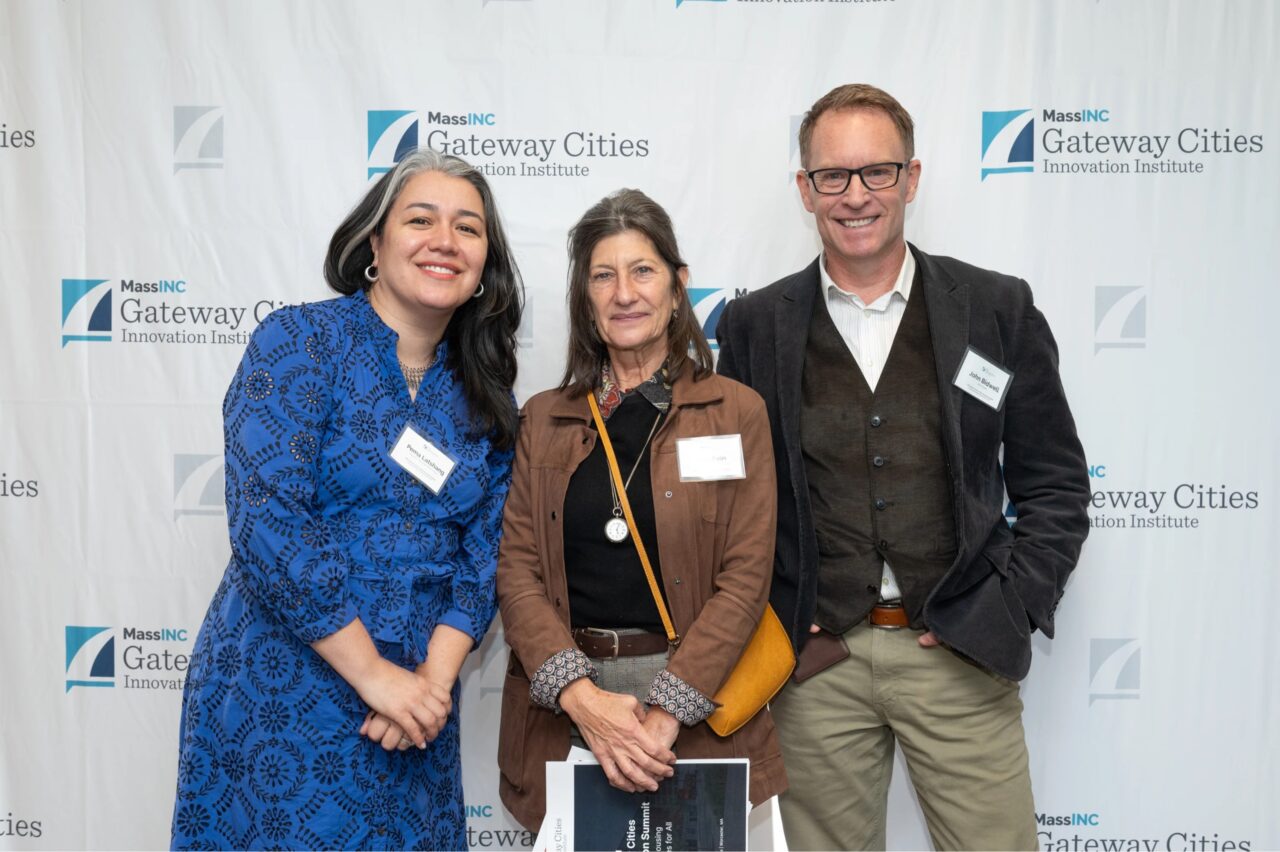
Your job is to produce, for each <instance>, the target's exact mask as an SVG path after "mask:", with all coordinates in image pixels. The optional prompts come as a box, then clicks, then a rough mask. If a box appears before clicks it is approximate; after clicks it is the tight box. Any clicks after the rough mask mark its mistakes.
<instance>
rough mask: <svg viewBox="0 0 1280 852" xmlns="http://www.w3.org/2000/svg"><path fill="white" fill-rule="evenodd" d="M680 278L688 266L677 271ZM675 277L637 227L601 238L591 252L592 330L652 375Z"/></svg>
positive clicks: (615, 353) (614, 354) (619, 357)
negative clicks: (633, 229) (594, 327)
mask: <svg viewBox="0 0 1280 852" xmlns="http://www.w3.org/2000/svg"><path fill="white" fill-rule="evenodd" d="M679 273H680V275H681V280H682V281H683V278H684V276H686V275H687V270H685V269H684V268H681V269H680V270H679ZM674 288H675V281H674V280H673V276H672V274H671V270H670V268H669V267H668V266H667V264H666V262H665V261H664V260H663V259H662V255H661V254H659V252H658V249H657V248H656V247H655V246H654V244H653V241H652V240H650V239H649V238H648V237H647V236H645V235H644V234H643V233H641V232H639V231H623V232H622V233H619V234H614V235H613V236H609V237H605V238H604V239H602V240H600V242H598V243H596V246H595V248H594V249H592V251H591V266H590V268H589V269H588V272H587V295H588V297H589V298H590V300H591V313H592V318H593V319H594V320H595V324H596V332H597V333H598V334H599V335H600V339H601V340H602V341H604V345H605V346H606V347H607V348H608V350H609V357H610V359H611V360H612V361H613V362H614V364H615V366H618V365H619V361H623V360H624V361H626V363H628V364H643V365H644V369H647V370H648V372H647V373H646V375H645V376H644V377H645V378H647V377H648V375H651V374H652V373H653V371H655V370H657V369H658V367H660V366H662V362H663V360H665V358H666V355H667V328H668V327H669V326H670V324H671V316H672V311H673V310H674V309H675V305H676V300H675V289H674Z"/></svg>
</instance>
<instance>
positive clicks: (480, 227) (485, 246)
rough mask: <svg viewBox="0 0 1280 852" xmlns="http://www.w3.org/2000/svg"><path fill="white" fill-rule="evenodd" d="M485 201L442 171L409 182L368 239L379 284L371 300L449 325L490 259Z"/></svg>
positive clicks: (388, 308)
mask: <svg viewBox="0 0 1280 852" xmlns="http://www.w3.org/2000/svg"><path fill="white" fill-rule="evenodd" d="M485 225H486V223H485V218H484V202H483V200H482V199H481V198H480V193H479V192H478V191H477V190H476V188H475V187H474V186H472V185H471V184H470V183H469V182H467V181H466V180H464V179H463V178H460V177H452V176H450V175H446V174H443V173H441V172H432V171H428V172H421V173H419V174H416V175H414V176H413V177H411V178H409V180H408V181H407V182H406V183H405V185H404V189H402V190H401V191H400V194H399V195H398V196H397V197H396V200H395V202H394V203H393V204H392V205H391V210H390V211H389V212H388V213H387V218H386V221H385V222H384V223H383V225H382V230H381V232H380V233H378V234H374V235H373V236H372V237H370V238H369V242H370V245H371V246H372V248H373V262H374V265H375V266H377V268H378V280H377V281H376V282H375V283H374V284H373V286H372V287H371V288H370V290H369V299H370V301H371V302H373V303H374V304H375V306H376V307H377V308H379V310H380V311H381V310H386V311H389V312H390V313H391V314H393V315H394V316H397V317H402V318H404V319H406V320H410V321H412V320H413V319H414V318H420V317H422V315H423V313H424V312H425V313H426V314H429V315H431V319H434V320H438V319H440V318H443V319H444V320H445V321H446V322H447V320H448V318H449V317H451V316H452V315H453V312H454V311H455V310H457V308H458V307H459V306H460V305H463V304H466V301H467V299H470V298H471V294H472V293H474V292H475V290H476V287H477V286H478V285H479V283H480V275H481V273H482V272H484V264H485V258H486V257H487V256H488V253H489V238H488V236H487V232H486V230H485Z"/></svg>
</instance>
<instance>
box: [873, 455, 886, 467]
mask: <svg viewBox="0 0 1280 852" xmlns="http://www.w3.org/2000/svg"><path fill="white" fill-rule="evenodd" d="M871 463H872V464H873V465H875V466H876V467H884V456H876V457H875V458H873V459H872V460H871Z"/></svg>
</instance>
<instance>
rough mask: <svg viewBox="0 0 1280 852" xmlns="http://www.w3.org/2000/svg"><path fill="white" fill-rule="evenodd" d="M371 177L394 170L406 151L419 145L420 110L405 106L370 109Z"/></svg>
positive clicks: (369, 173)
mask: <svg viewBox="0 0 1280 852" xmlns="http://www.w3.org/2000/svg"><path fill="white" fill-rule="evenodd" d="M368 127H369V172H368V175H367V176H368V177H370V178H372V177H374V176H375V175H383V174H386V173H387V172H389V171H391V169H392V168H393V167H394V166H395V164H396V163H398V162H400V161H401V160H403V159H404V157H405V155H406V154H408V153H410V152H412V151H416V150H417V149H418V114H417V113H416V112H414V111H413V110H404V109H371V110H369V114H368Z"/></svg>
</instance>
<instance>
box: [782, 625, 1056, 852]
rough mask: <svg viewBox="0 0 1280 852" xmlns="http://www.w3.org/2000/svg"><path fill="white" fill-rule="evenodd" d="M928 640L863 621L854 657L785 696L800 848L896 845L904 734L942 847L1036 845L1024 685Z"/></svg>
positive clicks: (852, 635) (853, 641)
mask: <svg viewBox="0 0 1280 852" xmlns="http://www.w3.org/2000/svg"><path fill="white" fill-rule="evenodd" d="M919 635H920V631H916V630H909V629H903V630H883V629H879V628H873V627H871V626H870V625H868V624H866V623H863V624H860V625H858V626H857V627H854V628H853V629H852V630H850V631H849V632H848V633H846V634H845V636H844V638H845V642H846V643H847V644H848V646H849V651H850V656H849V658H848V659H846V660H844V661H842V662H840V663H838V664H836V665H835V666H832V667H831V668H829V669H827V670H826V671H824V672H822V673H820V674H818V675H815V676H813V677H812V678H810V679H809V680H807V681H805V682H804V683H801V684H795V683H792V684H789V685H788V686H787V687H786V688H785V689H784V690H783V691H782V693H781V694H780V695H779V696H778V698H776V699H775V700H774V701H773V703H772V705H771V709H772V712H773V719H774V723H775V724H776V725H777V728H778V737H779V739H780V740H781V744H782V756H783V759H784V760H785V761H786V766H787V777H788V778H789V779H790V783H791V786H790V789H789V790H788V791H787V792H786V793H785V794H783V796H782V798H781V800H780V804H781V808H782V825H783V829H784V830H785V832H786V836H787V844H788V845H789V846H790V848H791V849H795V850H801V849H884V848H885V809H886V804H887V800H888V793H889V776H890V774H891V772H892V769H893V752H894V748H893V747H894V741H895V740H896V741H897V742H898V743H900V744H901V746H902V751H903V754H904V755H905V756H906V759H907V769H908V771H909V772H910V774H911V783H912V784H913V785H914V787H915V790H916V795H917V797H918V798H919V801H920V806H921V808H922V809H923V811H924V816H925V820H926V822H927V823H928V826H929V833H930V835H931V836H932V838H933V845H934V846H935V847H936V848H938V849H1035V848H1036V845H1037V837H1036V822H1035V806H1034V804H1033V803H1032V800H1031V777H1030V774H1029V773H1028V770H1027V747H1026V742H1025V739H1024V737H1023V733H1022V699H1021V698H1019V697H1018V685H1017V684H1016V683H1014V682H1012V681H1008V680H1005V679H1004V678H1000V677H996V676H995V675H992V674H990V673H989V672H986V671H984V670H983V669H980V668H978V667H977V666H975V665H973V664H972V663H968V662H966V661H965V660H963V659H961V658H960V657H958V656H957V655H956V654H955V653H953V652H951V651H949V650H947V649H946V648H942V647H936V648H922V647H920V646H919V645H918V644H917V642H916V639H917V637H918V636H919Z"/></svg>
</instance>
